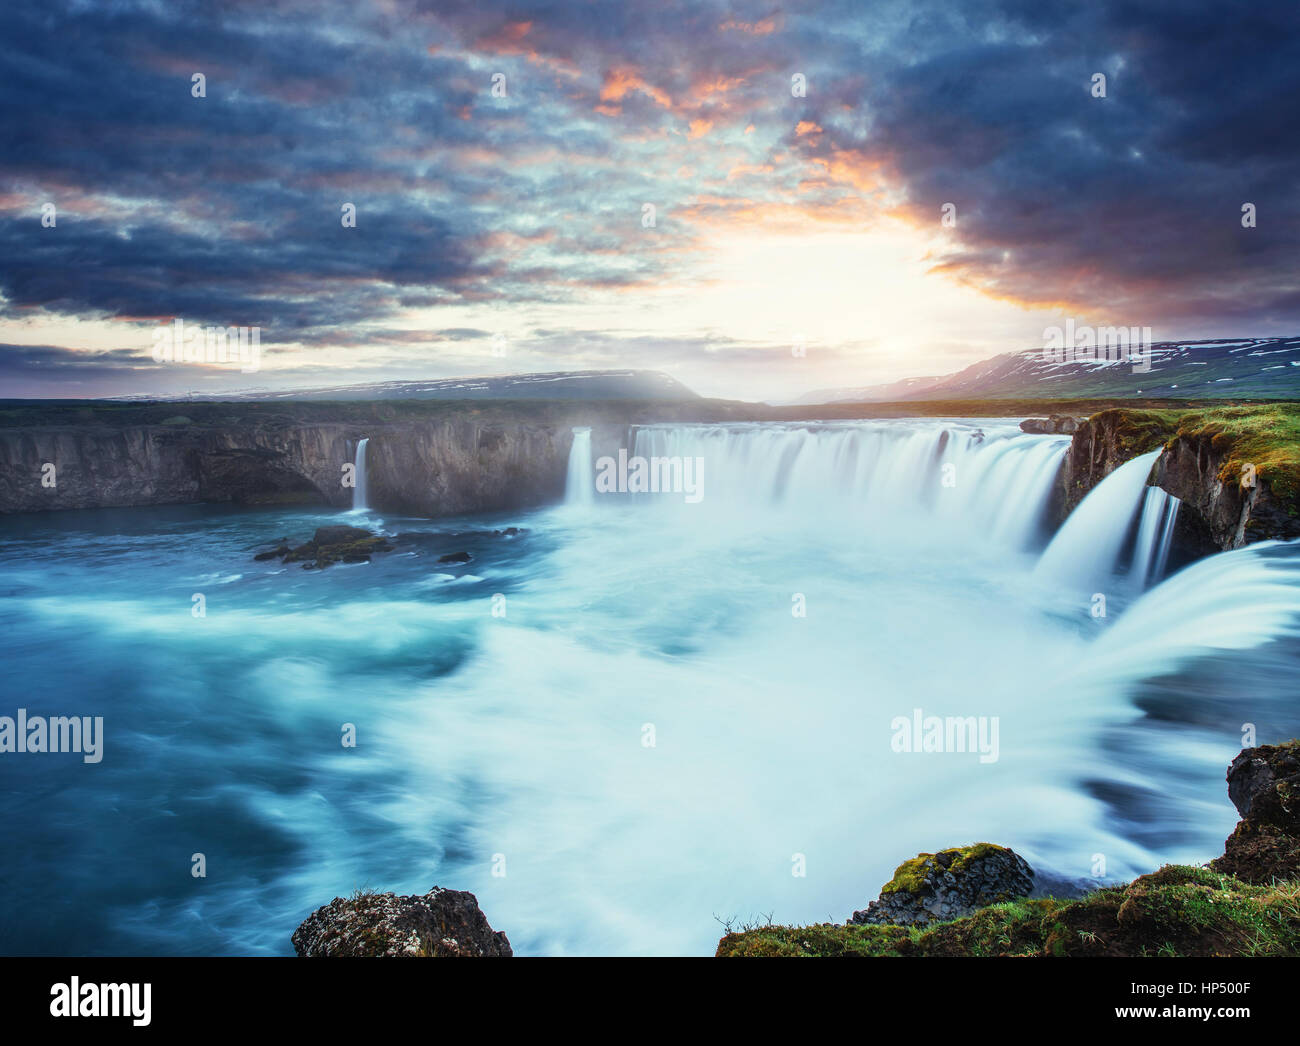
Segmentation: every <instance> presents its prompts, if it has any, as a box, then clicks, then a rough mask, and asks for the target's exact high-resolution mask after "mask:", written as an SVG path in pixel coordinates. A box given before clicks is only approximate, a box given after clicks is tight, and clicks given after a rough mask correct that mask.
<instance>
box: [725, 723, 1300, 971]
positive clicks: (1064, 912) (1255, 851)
mask: <svg viewBox="0 0 1300 1046" xmlns="http://www.w3.org/2000/svg"><path fill="white" fill-rule="evenodd" d="M1228 792H1229V796H1230V798H1231V799H1232V801H1233V803H1234V804H1235V805H1236V807H1237V809H1238V811H1239V812H1240V813H1241V814H1242V820H1241V823H1240V824H1238V826H1237V830H1236V831H1235V832H1234V833H1233V834H1232V836H1231V837H1230V838H1229V839H1228V843H1227V847H1226V852H1225V853H1224V856H1223V857H1220V858H1218V859H1217V860H1214V861H1212V862H1210V866H1209V867H1207V868H1197V867H1186V866H1179V865H1168V866H1166V867H1164V868H1161V869H1160V870H1159V871H1156V872H1153V873H1151V874H1150V875H1143V876H1140V877H1139V878H1137V879H1134V880H1133V881H1132V882H1131V883H1127V884H1124V885H1122V886H1114V887H1106V888H1104V889H1100V890H1096V891H1094V892H1092V893H1090V894H1087V895H1086V896H1084V897H1080V898H1077V899H1072V900H1065V899H1061V898H1057V897H1029V896H1024V894H1027V893H1028V889H1027V888H1025V889H1024V890H1023V893H1022V894H1021V895H1020V896H1010V897H1002V898H998V899H997V903H992V904H987V905H986V906H984V907H980V908H978V909H976V910H975V911H974V912H972V913H971V914H969V915H966V916H964V917H960V918H947V919H942V920H939V919H932V920H928V921H926V920H917V919H916V918H914V916H915V915H916V914H917V912H918V909H920V910H924V909H925V900H924V898H925V894H923V893H922V890H924V889H925V888H926V887H927V885H928V884H931V883H934V882H943V881H944V878H945V876H946V874H947V872H946V869H945V870H944V871H940V870H939V869H940V868H941V867H943V864H942V862H939V861H935V860H934V858H936V857H938V856H939V855H937V854H922V855H920V857H918V858H916V859H914V860H913V861H908V862H905V863H904V864H903V865H901V866H900V867H899V869H898V872H897V873H896V874H895V877H894V881H893V882H891V883H890V884H889V886H886V888H885V892H884V893H882V895H881V898H882V902H883V901H885V899H886V896H887V895H888V894H890V893H900V892H902V893H905V894H909V895H912V896H911V897H908V898H905V899H904V900H903V902H902V903H901V905H900V906H899V916H900V922H899V923H898V924H887V923H884V922H881V921H879V920H877V919H874V918H860V917H862V916H866V915H869V914H873V913H879V914H883V913H884V912H885V909H884V908H882V907H880V906H879V905H880V902H877V904H875V905H872V906H870V907H869V908H868V910H867V912H855V913H854V917H853V919H852V920H851V921H850V922H848V923H847V924H843V925H841V924H837V923H822V924H818V925H813V926H757V927H754V928H751V929H746V930H743V931H741V932H735V933H727V934H726V935H725V936H724V937H723V938H722V939H721V940H720V941H719V942H718V950H717V954H718V955H719V956H721V957H732V956H736V957H749V956H757V957H761V956H866V957H870V956H907V955H915V956H923V955H947V956H1036V957H1053V956H1074V955H1079V956H1143V955H1151V956H1154V955H1188V956H1215V955H1289V956H1297V955H1300V907H1298V906H1297V904H1296V897H1297V895H1298V894H1300V816H1298V815H1300V741H1289V742H1287V743H1286V744H1283V745H1266V746H1262V747H1259V748H1251V749H1247V750H1245V751H1243V752H1242V753H1241V754H1240V755H1238V756H1237V758H1236V759H1234V760H1233V762H1232V766H1231V767H1230V768H1229V770H1228ZM980 849H981V848H980V847H973V848H960V849H958V850H954V851H943V855H944V857H945V860H947V861H948V865H947V867H948V868H951V867H953V866H954V865H956V864H957V863H958V862H959V861H962V860H964V861H965V864H966V866H967V867H969V866H971V865H972V864H974V861H973V859H972V857H973V853H972V852H973V851H979V850H980ZM990 850H991V851H993V852H1001V853H1002V854H1011V851H1009V850H1004V849H1003V848H1001V847H991V848H990ZM1013 856H1014V855H1013ZM1005 867H1006V868H1007V870H1008V871H1010V873H1011V877H1012V878H1011V879H1010V880H1009V886H1010V890H1011V891H1013V892H1014V891H1015V890H1016V888H1017V887H1021V886H1026V883H1027V879H1025V880H1019V879H1017V878H1016V872H1017V871H1018V870H1019V869H1018V866H1017V865H1015V864H1014V863H1012V864H1011V865H1005ZM958 881H960V879H959V878H958ZM891 887H893V888H894V889H891ZM931 889H932V887H931ZM931 896H932V894H931ZM918 901H920V903H919V904H918V903H917V902H918ZM931 914H932V913H931Z"/></svg>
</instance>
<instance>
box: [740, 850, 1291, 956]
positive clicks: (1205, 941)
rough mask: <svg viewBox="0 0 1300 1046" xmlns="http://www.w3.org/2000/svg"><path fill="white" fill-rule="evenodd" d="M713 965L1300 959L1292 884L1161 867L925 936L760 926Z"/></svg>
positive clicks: (997, 907) (935, 926) (891, 929)
mask: <svg viewBox="0 0 1300 1046" xmlns="http://www.w3.org/2000/svg"><path fill="white" fill-rule="evenodd" d="M717 954H718V955H719V956H721V957H761V956H773V957H779V956H790V957H795V956H807V957H827V956H863V957H871V956H924V955H948V956H1044V957H1052V956H1055V957H1063V956H1086V955H1120V956H1123V955H1197V956H1205V955H1260V956H1263V955H1300V882H1297V881H1295V880H1287V881H1284V882H1280V883H1274V884H1272V885H1267V886H1251V885H1250V884H1248V883H1243V882H1241V881H1240V880H1239V879H1235V878H1233V877H1232V876H1230V875H1221V874H1219V873H1217V872H1213V871H1211V870H1209V869H1208V868H1194V867H1187V866H1180V865H1168V866H1166V867H1164V868H1161V869H1160V870H1159V871H1158V872H1153V873H1152V874H1151V875H1144V876H1142V877H1141V878H1139V879H1135V880H1134V881H1133V882H1131V883H1129V884H1127V885H1126V886H1118V887H1109V888H1106V889H1103V890H1098V891H1096V892H1094V893H1091V894H1089V895H1088V896H1087V897H1083V898H1080V899H1077V900H1060V899H1057V898H1053V897H1044V898H1032V899H1031V898H1022V899H1020V900H1015V901H1007V902H1005V903H1002V904H994V905H990V906H989V907H987V908H982V909H980V910H979V911H978V912H976V913H975V914H974V915H972V916H969V917H968V918H965V919H956V920H953V921H951V922H944V923H932V924H931V925H929V926H926V927H902V926H854V925H846V926H841V925H838V924H834V923H823V924H819V925H814V926H760V927H756V928H753V929H749V930H745V931H743V932H740V933H729V934H727V935H726V936H725V937H723V938H722V940H721V941H720V942H719V943H718V951H717Z"/></svg>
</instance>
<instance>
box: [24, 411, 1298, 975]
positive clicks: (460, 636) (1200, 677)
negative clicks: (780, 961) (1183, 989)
mask: <svg viewBox="0 0 1300 1046" xmlns="http://www.w3.org/2000/svg"><path fill="white" fill-rule="evenodd" d="M580 435H581V438H580V439H578V440H576V441H575V447H576V448H578V449H577V450H576V451H575V454H576V455H578V460H576V461H574V462H571V463H570V484H571V486H573V485H574V484H577V485H578V486H579V487H580V488H581V489H575V490H572V491H571V496H570V499H569V501H568V503H565V504H560V505H555V506H551V507H548V508H545V509H540V510H536V511H532V512H523V513H516V514H511V515H509V516H505V515H497V516H491V517H475V518H462V519H452V520H439V521H436V522H430V521H427V520H416V519H404V518H398V517H395V516H389V515H385V514H383V513H382V512H376V511H368V512H359V513H358V512H354V513H351V514H344V513H337V512H331V513H324V512H321V511H319V510H302V509H291V510H286V509H259V510H240V509H232V508H225V507H215V506H187V507H175V508H157V509H132V510H100V511H93V512H67V513H50V514H44V515H39V516H22V517H10V518H7V519H4V520H0V539H2V541H3V544H2V546H0V621H2V624H3V631H2V632H0V635H2V636H3V639H2V640H0V644H2V646H0V649H2V651H3V656H4V663H5V699H4V701H3V702H2V703H0V715H7V716H13V715H15V712H16V709H18V708H20V707H21V708H25V709H26V710H27V712H28V714H29V715H45V716H54V715H85V716H102V717H103V719H104V734H105V739H104V749H103V758H102V761H100V762H98V763H93V764H88V763H86V762H84V761H83V759H82V758H81V757H80V756H78V755H75V754H60V755H53V754H34V753H7V754H3V755H0V821H2V823H3V824H4V826H5V834H6V842H5V846H4V850H3V856H0V890H3V893H4V896H5V898H6V904H5V905H4V906H3V909H2V910H0V952H5V953H52V954H79V953H85V954H135V953H146V954H178V955H181V954H270V955H275V954H289V953H291V951H292V949H291V946H290V943H289V935H290V934H291V933H292V931H293V929H294V928H295V927H296V926H297V924H298V923H299V922H300V921H301V920H302V919H303V918H304V917H305V916H306V915H307V914H308V913H309V912H310V911H311V910H312V909H313V908H315V907H317V906H319V905H321V904H324V903H326V902H327V901H329V900H330V899H331V898H333V897H335V896H338V895H347V894H349V893H351V892H352V891H353V890H355V889H358V888H372V889H380V890H396V891H398V892H402V893H423V892H425V891H427V890H428V889H429V888H430V887H432V886H433V885H435V884H438V885H441V886H446V887H451V888H456V889H467V890H471V891H473V892H474V893H475V894H476V895H477V896H478V899H479V902H480V904H481V906H482V907H483V909H484V911H485V912H486V913H487V915H488V918H489V920H490V921H491V923H492V925H493V926H494V927H495V928H497V929H501V930H504V931H506V933H507V934H508V936H509V937H510V940H511V942H512V944H513V946H514V947H515V949H516V951H517V952H518V953H520V954H542V955H549V954H709V953H711V952H712V950H713V948H714V946H715V945H716V942H717V938H718V937H719V935H720V933H721V926H720V925H719V921H720V920H724V921H725V920H727V919H734V920H736V921H739V922H744V921H747V920H750V919H754V918H765V917H766V916H768V915H769V914H770V915H771V917H772V918H773V919H774V920H776V921H778V922H784V923H806V922H816V921H824V920H835V921H843V920H844V919H846V918H847V917H848V915H849V914H850V913H851V912H852V911H853V910H854V909H856V908H861V907H864V906H865V904H866V903H867V902H868V901H869V900H872V899H874V897H875V896H876V894H877V892H878V891H879V887H880V885H881V884H882V883H883V882H885V881H886V880H887V879H888V878H889V877H890V875H891V873H892V870H893V868H894V866H895V865H897V864H898V863H899V862H900V861H902V860H904V859H905V858H908V857H910V856H912V855H914V854H915V853H917V852H918V851H921V850H934V849H937V848H942V847H946V846H952V845H957V844H961V843H966V842H973V841H977V840H988V841H992V842H998V843H1002V844H1005V845H1008V846H1012V847H1014V848H1015V849H1016V850H1017V851H1019V852H1020V853H1022V854H1023V855H1024V856H1025V857H1026V858H1027V859H1028V860H1029V861H1030V863H1031V864H1032V865H1034V866H1035V868H1037V869H1039V871H1040V872H1041V873H1042V874H1043V876H1044V877H1045V878H1048V879H1052V880H1061V881H1070V882H1075V883H1079V882H1084V881H1087V882H1093V881H1114V880H1123V879H1127V878H1130V877H1131V876H1133V875H1135V874H1140V873H1142V872H1145V871H1149V870H1151V869H1153V868H1155V867H1157V866H1158V865H1160V864H1161V863H1165V862H1168V861H1184V862H1196V861H1203V860H1207V859H1209V858H1210V857H1212V856H1214V855H1216V854H1217V853H1219V852H1221V847H1222V842H1223V839H1224V837H1225V836H1226V835H1227V834H1228V833H1229V832H1230V831H1231V829H1232V826H1233V825H1234V823H1235V821H1236V814H1235V812H1234V810H1233V809H1232V807H1231V805H1230V804H1229V803H1228V801H1227V796H1226V791H1225V786H1224V783H1223V775H1224V771H1225V769H1226V767H1227V764H1228V762H1229V761H1230V760H1231V758H1232V756H1233V755H1235V754H1236V752H1237V751H1238V750H1239V749H1240V748H1241V747H1242V740H1243V730H1244V729H1245V724H1252V726H1253V729H1254V730H1255V731H1256V732H1257V735H1258V741H1259V743H1267V742H1272V741H1278V740H1282V739H1285V738H1289V737H1292V736H1295V735H1297V734H1298V733H1300V702H1297V700H1296V698H1295V696H1294V689H1293V681H1294V679H1295V678H1296V672H1297V668H1298V667H1300V639H1298V638H1297V618H1298V617H1300V555H1298V554H1297V550H1296V549H1295V548H1293V547H1292V546H1288V545H1270V546H1260V547H1253V548H1250V549H1246V550H1242V551H1238V552H1233V553H1226V554H1220V555H1218V556H1214V557H1211V558H1209V559H1206V560H1202V561H1200V562H1198V563H1195V564H1193V565H1191V566H1189V567H1185V568H1183V569H1181V570H1178V571H1177V572H1175V573H1174V574H1173V576H1171V577H1168V578H1166V579H1164V580H1161V579H1160V578H1159V576H1158V573H1157V574H1156V576H1154V577H1147V576H1146V575H1147V574H1149V573H1152V571H1151V568H1150V564H1151V563H1153V562H1157V561H1160V560H1162V558H1163V557H1162V556H1158V555H1157V554H1156V553H1157V551H1160V550H1155V549H1153V548H1150V547H1138V548H1135V547H1133V546H1134V545H1135V543H1137V544H1140V543H1141V542H1143V541H1147V542H1149V541H1150V540H1151V539H1150V537H1149V535H1151V534H1159V533H1160V532H1161V527H1160V526H1159V525H1156V523H1158V522H1159V521H1158V520H1157V521H1156V523H1151V522H1150V521H1148V523H1143V522H1142V521H1141V514H1142V512H1143V506H1144V505H1145V504H1146V503H1148V502H1150V501H1151V500H1152V499H1149V498H1147V497H1146V490H1145V487H1144V486H1143V485H1142V483H1141V482H1137V483H1136V484H1135V483H1134V482H1132V480H1133V477H1132V476H1125V477H1119V479H1117V482H1116V483H1113V484H1110V483H1109V481H1108V484H1109V486H1108V485H1107V484H1103V488H1106V489H1104V490H1103V489H1102V488H1099V489H1098V491H1096V492H1094V495H1093V496H1092V497H1090V499H1089V500H1090V501H1093V500H1094V499H1097V498H1100V499H1101V500H1103V501H1106V502H1107V505H1108V506H1109V508H1106V509H1105V510H1104V511H1103V510H1102V509H1100V508H1098V507H1097V505H1096V504H1093V505H1087V503H1085V506H1081V508H1080V510H1078V511H1079V512H1083V511H1084V509H1085V508H1086V509H1087V513H1088V518H1089V519H1091V520H1092V522H1091V523H1090V525H1089V526H1088V527H1087V528H1080V527H1077V526H1075V527H1070V528H1068V530H1069V531H1070V533H1068V534H1067V528H1063V529H1062V531H1061V533H1060V534H1059V535H1057V540H1056V541H1054V542H1051V539H1052V535H1051V534H1050V533H1048V532H1047V530H1046V528H1045V526H1044V520H1043V516H1044V512H1045V509H1046V505H1047V498H1048V494H1049V492H1050V486H1051V482H1052V478H1053V476H1054V475H1055V473H1056V469H1057V466H1058V465H1059V462H1060V460H1061V456H1062V455H1063V454H1064V452H1065V448H1066V446H1067V444H1068V440H1066V439H1064V438H1062V437H1054V436H1031V435H1025V434H1023V433H1020V432H1019V430H1018V428H1017V427H1016V424H1015V422H1002V421H987V420H981V421H969V420H967V421H962V420H951V421H943V420H925V421H896V422H853V423H835V424H827V425H732V426H675V427H669V426H664V427H659V426H654V427H649V428H644V429H640V430H637V431H635V432H632V433H629V436H628V441H627V443H628V446H627V448H626V449H627V450H628V451H629V452H630V453H631V454H632V455H633V456H635V455H642V456H645V457H650V456H667V457H673V456H677V457H685V456H690V457H692V458H696V459H698V460H699V461H700V462H701V464H702V472H701V473H700V474H699V475H700V477H702V488H701V489H702V492H703V496H702V497H701V498H699V499H698V500H697V501H695V502H688V501H687V499H686V498H684V497H683V496H680V495H674V494H672V493H671V492H670V493H659V494H627V495H621V494H615V495H605V494H599V493H597V494H593V493H592V491H591V490H590V489H589V488H588V487H587V486H586V484H585V483H582V475H583V469H584V468H585V467H586V466H587V464H588V463H587V461H586V460H585V459H584V458H583V457H582V455H587V456H588V457H589V456H590V454H591V450H590V439H589V438H588V437H586V436H585V435H582V434H580ZM590 464H591V467H593V468H594V467H595V466H596V463H595V462H591V463H590ZM1130 471H1132V470H1130ZM1117 475H1118V474H1117ZM1112 478H1114V477H1112ZM1140 478H1141V477H1139V480H1140ZM1121 488H1122V489H1121ZM1158 507H1159V510H1160V511H1161V512H1162V513H1163V514H1164V515H1162V516H1161V519H1164V518H1167V513H1168V511H1169V506H1168V505H1167V504H1166V503H1165V502H1164V500H1162V501H1161V502H1160V504H1159V506H1158ZM1077 514H1078V513H1076V515H1077ZM338 522H363V523H365V524H367V525H370V526H372V527H374V528H376V529H380V530H382V531H384V532H385V533H387V534H389V535H391V536H393V537H394V538H395V539H396V541H395V544H396V548H395V551H393V552H391V553H388V554H386V555H380V556H377V557H376V558H375V559H374V561H373V562H372V563H369V564H360V565H355V566H344V565H340V566H334V567H331V568H329V569H328V570H325V571H314V570H313V571H306V570H302V569H301V568H300V567H299V565H297V564H291V565H287V566H286V565H282V564H280V563H278V562H276V561H270V562H261V563H258V562H255V561H254V560H253V558H252V557H253V555H254V553H255V552H257V551H259V550H261V549H263V548H265V547H267V546H268V545H269V544H270V543H272V542H274V541H276V540H277V539H279V538H281V537H284V536H289V537H290V538H291V539H292V540H293V541H294V542H295V543H296V542H299V541H303V540H306V539H307V538H309V537H310V536H311V533H312V531H313V529H314V528H315V527H316V526H319V525H322V524H326V523H338ZM1148 524H1150V525H1148ZM506 527H518V528H520V532H519V533H517V534H514V535H509V534H504V533H494V531H501V530H504V529H505V528H506ZM1121 531H1122V533H1120V534H1119V536H1118V537H1117V533H1118V532H1121ZM1143 535H1146V537H1144V536H1143ZM1049 542H1051V544H1052V546H1053V547H1052V550H1051V552H1050V554H1049V555H1046V556H1045V555H1044V554H1043V553H1044V549H1045V548H1046V547H1047V546H1048V544H1049ZM1112 547H1113V548H1114V551H1108V550H1109V549H1111V548H1112ZM1099 550H1100V551H1099ZM461 551H466V552H469V553H471V555H472V557H473V558H472V559H471V561H470V562H468V563H457V564H447V563H442V564H440V563H438V562H437V560H438V557H439V556H441V555H443V554H446V553H454V552H461ZM1130 563H1139V564H1140V567H1138V568H1134V569H1130ZM196 595H199V596H201V597H202V599H201V600H200V601H199V602H200V603H201V604H202V609H203V611H204V612H203V615H202V616H196V607H197V606H198V605H199V603H196V600H195V596H196ZM1098 596H1101V597H1102V600H1101V603H1100V604H1099V602H1098V598H1097V597H1098ZM1099 606H1100V607H1102V608H1103V609H1104V615H1103V614H1099V613H1098V608H1099ZM931 716H935V717H940V718H941V719H942V718H944V717H962V719H963V720H965V719H967V718H968V717H969V718H970V719H973V720H974V721H976V722H977V723H978V724H979V725H980V727H981V729H983V730H984V733H983V734H982V735H980V736H982V737H984V738H985V739H986V740H987V739H989V738H990V737H991V736H996V741H997V744H996V750H995V751H993V750H990V751H985V752H984V756H983V757H981V754H980V753H979V752H976V751H951V750H949V751H916V750H913V751H905V750H899V749H900V747H904V748H905V747H910V744H909V745H903V744H902V743H901V742H900V735H902V734H908V731H909V729H910V727H908V726H906V725H904V724H911V723H913V722H916V721H917V720H920V721H922V722H924V721H925V720H926V719H927V718H928V717H931ZM344 724H351V726H352V728H353V729H354V731H355V736H356V742H357V743H356V746H355V747H344V745H343V744H342V743H341V737H342V736H343V734H344V731H345V729H346V728H345V725H344ZM990 731H993V732H994V733H991V732H990ZM908 736H910V734H908ZM918 747H919V742H918ZM196 854H202V855H203V859H204V862H205V865H206V875H205V876H204V877H199V878H196V877H195V876H194V875H193V874H192V868H193V866H194V855H196Z"/></svg>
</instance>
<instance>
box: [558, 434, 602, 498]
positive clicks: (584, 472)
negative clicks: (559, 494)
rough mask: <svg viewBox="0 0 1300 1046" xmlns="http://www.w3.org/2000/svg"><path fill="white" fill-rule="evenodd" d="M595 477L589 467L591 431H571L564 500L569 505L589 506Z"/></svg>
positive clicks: (592, 496) (593, 490) (594, 490)
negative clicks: (571, 438)
mask: <svg viewBox="0 0 1300 1046" xmlns="http://www.w3.org/2000/svg"><path fill="white" fill-rule="evenodd" d="M595 494H596V487H595V475H594V474H593V472H592V466H591V429H583V428H576V429H574V430H573V446H572V447H570V448H569V472H568V476H567V477H566V478H565V482H564V500H565V502H566V503H568V504H570V505H590V504H591V503H592V502H593V501H594V500H595Z"/></svg>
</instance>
